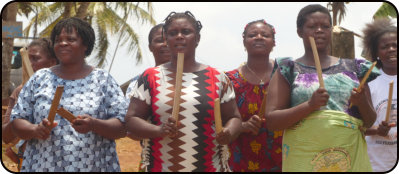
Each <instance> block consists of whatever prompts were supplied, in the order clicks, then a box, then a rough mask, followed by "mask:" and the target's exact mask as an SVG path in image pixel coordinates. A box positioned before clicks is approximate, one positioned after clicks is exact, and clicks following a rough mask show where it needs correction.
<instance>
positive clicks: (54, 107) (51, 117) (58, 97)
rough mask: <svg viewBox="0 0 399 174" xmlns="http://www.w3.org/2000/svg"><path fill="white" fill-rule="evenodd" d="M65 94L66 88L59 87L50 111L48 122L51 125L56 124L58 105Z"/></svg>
mask: <svg viewBox="0 0 399 174" xmlns="http://www.w3.org/2000/svg"><path fill="white" fill-rule="evenodd" d="M63 92H64V86H63V85H58V86H57V89H56V90H55V94H54V98H53V102H52V103H51V107H50V111H49V113H48V121H49V122H50V123H51V125H52V124H53V122H54V118H55V113H56V112H57V108H58V104H60V100H61V96H62V93H63Z"/></svg>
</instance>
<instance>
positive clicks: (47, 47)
mask: <svg viewBox="0 0 399 174" xmlns="http://www.w3.org/2000/svg"><path fill="white" fill-rule="evenodd" d="M33 46H39V47H40V48H41V49H43V51H44V52H45V53H47V56H48V58H50V59H55V61H56V62H57V64H58V63H59V61H58V59H57V58H56V56H55V54H54V49H53V44H52V43H51V41H50V40H49V39H47V38H39V39H36V40H33V41H32V42H31V43H30V44H29V46H28V49H29V48H30V47H33Z"/></svg>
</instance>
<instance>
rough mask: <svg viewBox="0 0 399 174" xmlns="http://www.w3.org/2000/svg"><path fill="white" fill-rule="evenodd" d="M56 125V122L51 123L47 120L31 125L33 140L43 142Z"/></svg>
mask: <svg viewBox="0 0 399 174" xmlns="http://www.w3.org/2000/svg"><path fill="white" fill-rule="evenodd" d="M57 125H58V123H57V122H53V124H52V125H51V123H50V122H49V121H48V120H47V118H45V119H43V120H42V122H40V123H39V124H35V125H33V131H32V134H33V136H32V137H33V138H36V139H41V140H45V139H47V138H48V137H49V136H50V133H51V130H52V129H53V128H54V127H56V126H57Z"/></svg>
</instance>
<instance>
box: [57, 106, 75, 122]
mask: <svg viewBox="0 0 399 174" xmlns="http://www.w3.org/2000/svg"><path fill="white" fill-rule="evenodd" d="M57 114H58V115H60V116H61V117H63V118H65V119H67V120H68V121H69V122H71V123H72V122H73V120H75V119H76V117H75V116H74V115H73V114H72V113H71V112H69V111H68V110H66V109H64V108H63V107H60V108H58V109H57Z"/></svg>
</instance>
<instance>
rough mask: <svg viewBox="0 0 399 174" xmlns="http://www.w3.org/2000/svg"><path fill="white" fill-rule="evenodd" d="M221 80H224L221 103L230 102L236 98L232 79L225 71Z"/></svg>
mask: <svg viewBox="0 0 399 174" xmlns="http://www.w3.org/2000/svg"><path fill="white" fill-rule="evenodd" d="M221 81H222V91H221V101H220V103H225V102H229V101H230V100H233V99H235V97H236V96H235V93H234V88H233V85H232V84H231V81H230V79H229V78H228V77H227V75H226V74H225V73H221Z"/></svg>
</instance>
